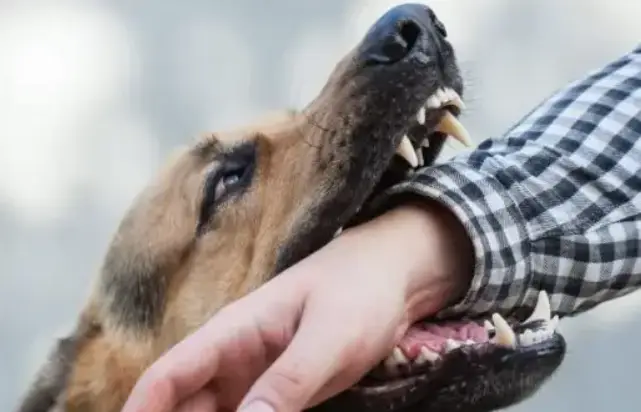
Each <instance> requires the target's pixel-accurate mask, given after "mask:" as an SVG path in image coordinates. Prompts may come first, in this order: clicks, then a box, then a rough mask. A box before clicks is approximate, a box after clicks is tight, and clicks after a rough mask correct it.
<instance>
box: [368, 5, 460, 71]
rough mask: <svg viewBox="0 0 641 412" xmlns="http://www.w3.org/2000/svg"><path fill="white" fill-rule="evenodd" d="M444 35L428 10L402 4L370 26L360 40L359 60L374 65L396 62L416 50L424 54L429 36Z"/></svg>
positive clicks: (427, 8)
mask: <svg viewBox="0 0 641 412" xmlns="http://www.w3.org/2000/svg"><path fill="white" fill-rule="evenodd" d="M446 35H447V33H446V32H445V27H444V26H443V23H441V22H440V21H439V20H438V19H437V18H436V15H435V14H434V12H433V11H432V9H430V8H429V7H427V6H426V5H423V4H402V5H400V6H396V7H393V8H392V9H390V10H389V11H388V12H387V13H385V14H384V15H383V16H382V17H381V18H380V19H378V21H376V23H374V25H373V26H372V28H371V29H370V30H369V32H368V33H367V34H366V36H365V39H364V40H363V43H362V45H363V50H362V57H363V58H364V59H365V61H367V62H369V63H374V64H375V63H378V64H392V63H396V62H398V61H400V60H402V59H403V58H405V57H406V56H407V55H408V54H409V53H411V52H412V51H413V50H414V49H415V48H417V47H421V48H423V50H422V51H423V52H427V51H428V50H427V49H428V48H429V43H430V41H431V39H430V37H443V38H444V37H445V36H446ZM436 41H438V40H436ZM432 43H434V41H432Z"/></svg>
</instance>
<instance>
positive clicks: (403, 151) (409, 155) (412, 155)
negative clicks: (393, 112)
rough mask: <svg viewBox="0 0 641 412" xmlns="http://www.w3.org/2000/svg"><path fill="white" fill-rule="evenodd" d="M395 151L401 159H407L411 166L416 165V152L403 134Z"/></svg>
mask: <svg viewBox="0 0 641 412" xmlns="http://www.w3.org/2000/svg"><path fill="white" fill-rule="evenodd" d="M396 153H397V154H399V155H400V156H401V157H402V158H403V159H405V160H407V163H409V164H410V165H411V166H412V167H416V166H418V159H417V158H416V152H415V151H414V147H413V146H412V142H410V138H409V137H407V136H403V139H402V140H401V144H399V145H398V147H397V148H396Z"/></svg>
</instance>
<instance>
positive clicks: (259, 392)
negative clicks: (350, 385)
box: [239, 313, 366, 412]
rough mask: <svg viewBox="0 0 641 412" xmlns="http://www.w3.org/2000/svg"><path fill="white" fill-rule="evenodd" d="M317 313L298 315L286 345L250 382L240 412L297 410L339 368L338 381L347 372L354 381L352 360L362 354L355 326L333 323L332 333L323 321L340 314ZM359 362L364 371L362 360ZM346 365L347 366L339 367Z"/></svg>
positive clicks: (360, 342) (306, 402)
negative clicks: (251, 384)
mask: <svg viewBox="0 0 641 412" xmlns="http://www.w3.org/2000/svg"><path fill="white" fill-rule="evenodd" d="M314 317H316V319H314ZM319 317H320V316H309V317H307V319H305V317H303V319H301V324H300V326H299V329H298V331H297V333H296V335H295V336H294V338H293V340H292V341H291V343H290V345H289V346H288V347H287V349H286V350H285V351H284V352H283V353H282V354H281V356H280V357H279V358H278V359H277V360H276V361H275V362H274V363H273V364H272V365H271V366H270V367H269V368H268V369H267V371H265V373H264V374H263V375H262V376H261V377H260V378H259V379H258V380H257V381H256V382H255V383H254V385H253V386H252V388H251V389H250V390H249V392H248V393H247V395H246V396H245V399H244V400H243V401H242V402H241V404H240V408H239V410H240V411H241V412H300V411H302V410H304V409H305V408H307V407H308V406H309V403H310V401H311V400H312V399H316V398H317V397H316V396H315V395H317V393H318V392H319V391H321V389H323V387H324V386H325V385H326V384H327V383H329V382H330V381H335V380H334V379H332V378H334V377H335V376H336V375H337V374H338V373H339V372H344V373H341V381H346V380H349V379H350V378H349V377H347V376H346V375H347V374H349V375H352V376H351V378H352V379H353V380H354V381H356V380H357V379H358V376H359V373H358V371H356V370H355V369H356V368H354V367H353V365H354V364H355V363H356V364H358V363H359V362H355V361H357V357H358V358H363V356H362V351H363V346H362V341H361V339H360V338H359V337H358V336H357V335H356V333H355V332H356V330H355V328H348V327H341V328H340V329H339V328H338V327H337V326H338V325H333V326H334V327H333V328H332V329H333V331H332V333H328V330H327V325H328V324H331V323H332V322H331V319H337V318H338V319H340V317H328V316H327V313H326V314H325V316H322V319H319ZM322 325H325V326H324V327H323V326H322ZM344 326H348V325H345V324H344ZM341 332H343V333H341ZM359 352H361V354H360V356H359ZM360 363H361V364H363V367H362V368H363V371H362V372H363V373H365V371H366V366H365V362H360ZM349 366H352V367H349ZM346 367H348V368H349V369H350V370H349V371H343V370H344V369H345V368H346ZM345 372H346V373H345ZM332 386H334V385H332ZM323 392H324V393H325V392H326V391H323Z"/></svg>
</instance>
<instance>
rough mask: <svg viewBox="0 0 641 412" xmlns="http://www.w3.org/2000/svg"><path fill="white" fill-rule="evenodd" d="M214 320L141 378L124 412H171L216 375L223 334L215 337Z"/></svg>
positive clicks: (180, 344)
mask: <svg viewBox="0 0 641 412" xmlns="http://www.w3.org/2000/svg"><path fill="white" fill-rule="evenodd" d="M214 323H219V322H216V321H215V320H214V321H212V322H210V323H209V324H207V325H205V327H203V328H201V329H199V330H197V331H196V332H194V333H193V334H191V335H190V336H189V337H187V338H186V339H185V340H183V341H182V342H180V343H178V344H177V345H176V346H174V347H173V348H172V349H170V350H169V351H168V352H167V353H165V354H164V355H163V356H162V357H161V358H160V359H159V360H158V361H156V363H154V364H153V365H152V366H151V367H150V368H149V369H147V371H146V372H145V373H144V374H143V376H142V377H141V378H140V380H139V381H138V383H137V384H136V386H135V387H134V389H133V391H132V392H131V394H130V396H129V399H128V400H127V403H126V404H125V407H124V408H123V410H122V412H170V411H173V410H174V409H175V408H176V406H177V405H178V403H179V402H180V401H181V400H183V399H186V398H187V397H189V396H191V395H193V394H194V393H195V392H196V391H198V390H199V389H201V388H202V387H203V386H205V384H207V382H209V380H210V379H211V378H212V377H213V376H214V375H215V373H216V370H217V369H218V365H219V361H220V354H221V353H223V352H224V349H225V347H226V341H225V339H226V338H225V336H227V335H224V334H215V333H212V331H211V329H216V328H217V326H216V325H214Z"/></svg>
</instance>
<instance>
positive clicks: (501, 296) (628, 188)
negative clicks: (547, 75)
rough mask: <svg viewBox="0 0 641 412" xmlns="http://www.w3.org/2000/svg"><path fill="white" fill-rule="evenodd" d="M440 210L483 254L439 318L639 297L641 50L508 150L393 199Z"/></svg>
mask: <svg viewBox="0 0 641 412" xmlns="http://www.w3.org/2000/svg"><path fill="white" fill-rule="evenodd" d="M408 193H413V194H419V195H421V196H424V197H427V198H431V199H434V200H437V201H440V202H442V203H443V204H445V205H446V206H447V207H449V208H450V209H451V210H452V211H453V212H454V214H456V215H457V216H458V218H459V219H460V220H461V222H462V223H463V225H464V227H465V228H466V230H467V232H468V234H469V236H470V238H471V239H472V241H473V244H474V248H475V255H476V260H475V264H476V267H475V273H474V277H473V279H472V283H471V287H470V289H469V291H468V293H467V294H466V296H464V298H463V299H462V300H461V301H460V302H458V303H457V304H455V305H453V306H452V307H450V308H448V309H447V310H445V311H443V312H442V313H441V314H440V315H442V316H450V315H460V314H463V313H465V314H469V315H480V314H484V313H488V312H494V311H498V312H501V313H504V314H507V315H514V313H515V312H517V311H518V310H519V309H521V310H524V309H526V308H530V309H531V308H532V307H533V306H534V304H535V302H536V297H537V295H538V292H539V291H541V290H545V291H547V292H548V294H549V295H550V301H551V304H552V310H553V312H554V313H557V314H559V315H561V316H570V315H574V314H577V313H579V312H582V311H585V310H587V309H590V308H592V307H594V306H595V305H597V304H600V303H602V302H604V301H606V300H609V299H613V298H616V297H619V296H622V295H625V294H627V293H629V292H632V291H634V290H635V289H636V288H638V287H639V286H640V285H641V46H640V47H638V48H637V49H635V50H633V51H631V52H630V53H628V54H626V55H625V56H622V57H621V58H619V59H618V60H616V61H614V62H612V63H610V64H609V65H607V66H606V67H603V68H601V69H600V70H597V71H594V72H592V73H590V74H589V75H587V76H586V77H585V78H583V79H581V80H578V81H575V82H573V83H571V84H569V85H567V86H566V87H564V88H563V89H561V90H559V91H557V92H556V93H554V94H553V95H552V96H551V97H549V98H548V99H547V100H545V101H544V102H543V103H542V104H540V105H539V106H538V107H537V108H535V109H534V110H533V111H532V112H530V113H529V114H528V115H527V116H526V117H525V118H523V119H522V120H521V121H519V122H518V123H517V124H516V125H515V126H514V127H512V128H511V129H510V130H509V131H508V132H507V133H505V134H504V135H503V136H501V137H500V138H495V139H489V140H486V141H484V142H482V143H481V144H480V145H479V146H478V148H477V149H475V150H474V151H473V152H471V153H466V154H463V155H460V156H458V157H454V158H453V159H451V160H450V161H447V162H445V163H442V164H436V165H433V166H430V167H427V168H425V169H423V170H421V171H419V172H418V173H416V174H415V175H414V176H413V177H412V178H411V179H410V180H409V181H406V182H403V183H402V184H399V185H397V186H395V187H393V188H392V189H391V190H390V191H389V192H388V193H387V194H386V196H385V198H386V199H390V197H393V196H395V195H398V194H408Z"/></svg>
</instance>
